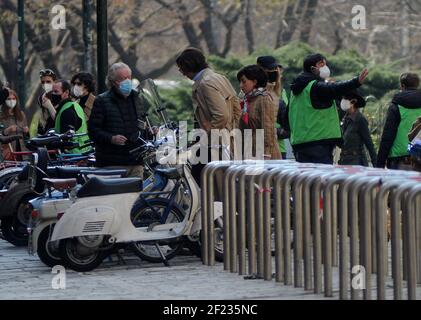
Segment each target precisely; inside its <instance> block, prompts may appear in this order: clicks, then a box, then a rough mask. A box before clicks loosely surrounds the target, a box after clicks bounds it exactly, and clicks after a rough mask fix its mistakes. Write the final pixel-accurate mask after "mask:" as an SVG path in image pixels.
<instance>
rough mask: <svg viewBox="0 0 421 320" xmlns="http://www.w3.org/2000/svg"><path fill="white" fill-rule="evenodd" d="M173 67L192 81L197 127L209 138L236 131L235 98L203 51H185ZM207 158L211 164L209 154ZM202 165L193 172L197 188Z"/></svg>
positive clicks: (237, 110)
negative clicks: (213, 131)
mask: <svg viewBox="0 0 421 320" xmlns="http://www.w3.org/2000/svg"><path fill="white" fill-rule="evenodd" d="M176 63H177V66H178V68H179V70H180V72H181V73H182V74H183V75H184V76H185V77H187V78H189V79H190V80H193V81H194V84H193V90H192V101H193V111H194V115H195V120H196V123H197V126H196V127H199V128H200V129H203V130H204V131H206V132H207V133H208V135H209V133H210V132H211V130H213V129H218V130H222V129H227V130H228V131H231V130H232V129H234V128H237V127H238V119H239V117H240V103H239V100H238V98H237V94H236V92H235V90H234V88H233V86H232V84H231V83H230V82H229V80H228V79H227V78H226V77H225V76H224V75H222V74H219V73H216V72H214V71H213V70H212V69H211V68H209V65H208V63H207V61H206V58H205V56H204V55H203V53H202V51H200V50H199V49H196V48H187V49H186V50H184V51H183V52H182V53H181V54H180V55H179V56H178V57H177V60H176ZM209 140H210V139H209ZM209 143H210V141H209ZM222 147H223V148H224V146H222ZM209 151H210V149H209ZM208 156H209V157H208V159H209V160H210V159H211V157H210V152H209V154H208ZM205 165H206V164H205V163H200V164H198V165H195V166H193V168H192V174H193V177H195V179H196V181H197V182H198V184H199V185H200V172H201V171H202V169H203V168H204V166H205Z"/></svg>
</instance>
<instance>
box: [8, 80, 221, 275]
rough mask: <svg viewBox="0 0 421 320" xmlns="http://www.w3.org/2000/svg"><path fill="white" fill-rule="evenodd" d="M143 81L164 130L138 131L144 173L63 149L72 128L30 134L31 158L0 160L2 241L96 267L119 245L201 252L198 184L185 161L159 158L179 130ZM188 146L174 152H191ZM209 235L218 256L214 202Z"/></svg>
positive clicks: (53, 260)
mask: <svg viewBox="0 0 421 320" xmlns="http://www.w3.org/2000/svg"><path fill="white" fill-rule="evenodd" d="M143 88H144V90H142V91H141V93H140V94H143V95H144V96H143V98H144V100H145V101H148V102H149V104H150V105H149V106H148V107H149V108H148V109H149V110H152V112H155V113H156V114H157V115H159V116H161V117H162V121H163V122H162V123H163V125H162V126H161V128H160V129H161V130H160V132H164V131H165V134H166V135H165V136H164V135H161V134H158V135H157V137H156V139H155V140H154V141H145V140H143V139H142V138H141V137H140V136H139V137H138V140H137V145H138V146H137V147H136V148H134V149H133V150H132V153H133V154H135V155H136V156H137V158H138V159H139V160H143V162H144V164H145V173H146V179H142V178H140V177H139V178H128V177H126V170H125V169H112V170H110V169H100V168H95V166H94V164H95V160H94V157H93V154H92V152H88V153H85V154H79V155H69V153H68V152H67V153H64V152H62V151H63V150H65V149H69V148H70V149H71V148H74V147H76V146H75V145H74V144H73V143H71V142H70V141H71V140H72V138H74V137H75V133H74V132H72V131H70V132H67V133H65V134H61V135H60V134H56V133H54V132H49V134H48V135H47V136H44V137H38V138H35V139H32V140H30V141H29V143H28V148H30V150H32V154H31V157H30V158H31V159H30V161H26V162H22V163H14V164H13V165H12V164H10V165H11V166H10V167H8V166H7V163H6V162H3V163H2V165H3V170H1V171H0V189H1V190H0V219H1V231H2V235H3V238H4V239H5V240H7V241H8V242H10V243H11V244H13V245H16V246H27V247H28V251H29V253H31V254H37V255H38V257H39V258H40V260H41V261H42V262H43V263H45V264H46V265H47V266H49V267H53V266H55V265H63V266H65V267H68V268H70V269H73V270H75V271H78V272H85V271H90V270H93V269H95V268H96V267H97V266H99V265H100V264H101V262H102V261H103V260H104V258H105V257H107V256H109V255H111V254H112V253H117V254H118V253H119V252H121V250H122V249H123V250H126V249H127V250H132V251H133V252H134V253H135V254H136V255H137V256H139V257H140V258H141V259H144V260H147V261H150V262H162V263H164V264H165V265H168V260H170V259H171V258H173V257H175V256H176V255H177V253H179V252H180V250H181V249H182V248H183V247H188V248H189V249H190V250H192V252H193V253H195V254H197V255H198V256H200V253H201V246H200V229H201V219H200V218H201V213H200V188H199V186H198V185H197V183H196V182H195V180H194V178H193V177H192V175H191V165H190V164H189V163H188V161H187V163H185V164H179V165H168V164H164V165H161V164H160V163H159V162H158V160H157V159H158V157H157V152H159V151H160V150H162V146H163V145H164V144H165V143H167V142H168V141H169V140H172V141H174V139H176V138H177V133H178V129H177V128H176V127H175V126H174V125H173V124H170V123H169V122H168V121H167V120H166V116H165V112H164V111H165V108H163V107H162V105H161V102H160V101H161V100H160V99H159V95H158V93H157V90H156V86H155V85H154V83H153V82H152V81H151V80H146V82H144V83H143ZM152 102H155V103H157V105H153V104H152ZM163 129H165V130H163ZM168 132H171V133H172V134H171V136H168ZM194 149H195V148H194V147H193V148H192V147H190V148H188V149H186V150H174V149H173V150H172V151H176V152H177V153H178V154H179V155H180V156H181V157H183V158H185V159H189V153H190V152H192V150H194ZM51 150H58V152H57V151H51ZM52 153H54V154H55V155H54V156H52V155H51V154H52ZM81 164H83V165H81ZM215 205H216V206H218V204H215ZM218 213H219V214H218ZM215 235H216V252H215V256H216V258H217V259H219V260H222V258H223V251H222V218H221V210H218V209H217V210H216V214H215Z"/></svg>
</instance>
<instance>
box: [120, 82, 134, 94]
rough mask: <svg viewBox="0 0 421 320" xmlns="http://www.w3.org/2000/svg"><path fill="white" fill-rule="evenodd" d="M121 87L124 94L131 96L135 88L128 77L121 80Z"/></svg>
mask: <svg viewBox="0 0 421 320" xmlns="http://www.w3.org/2000/svg"><path fill="white" fill-rule="evenodd" d="M119 89H120V92H121V94H122V95H123V96H129V95H130V92H132V89H133V85H132V80H130V79H126V80H124V81H122V82H120V86H119Z"/></svg>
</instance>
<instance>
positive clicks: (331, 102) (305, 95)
mask: <svg viewBox="0 0 421 320" xmlns="http://www.w3.org/2000/svg"><path fill="white" fill-rule="evenodd" d="M303 69H304V70H303V72H302V73H301V74H300V75H299V76H298V77H297V78H296V79H295V80H294V81H293V82H292V85H291V96H290V101H289V106H288V122H289V127H290V132H291V138H290V141H291V145H292V147H293V150H294V155H295V158H296V160H297V161H298V162H308V163H324V164H333V149H334V147H335V146H336V145H340V144H341V143H342V134H341V128H340V123H339V115H338V110H337V107H336V103H335V99H340V98H341V97H342V96H343V95H344V94H346V93H347V92H350V91H352V90H355V89H357V88H358V87H360V86H361V85H362V84H363V82H364V81H365V79H366V78H367V75H368V70H367V69H364V70H363V71H362V72H361V74H360V75H359V76H357V77H355V78H354V79H352V80H349V81H341V82H332V81H329V77H330V69H329V67H328V66H327V61H326V58H325V57H324V56H323V55H321V54H318V53H317V54H311V55H309V56H307V57H306V58H305V60H304V64H303ZM287 129H288V128H287Z"/></svg>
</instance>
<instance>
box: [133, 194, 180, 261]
mask: <svg viewBox="0 0 421 320" xmlns="http://www.w3.org/2000/svg"><path fill="white" fill-rule="evenodd" d="M148 205H149V206H148ZM148 205H146V204H145V203H140V204H139V205H136V204H135V206H134V207H133V210H132V213H131V219H132V222H133V224H134V226H135V227H137V228H140V227H148V228H153V226H154V225H157V224H161V223H160V221H161V215H162V214H163V213H164V211H165V210H166V209H167V208H168V206H169V205H170V201H169V200H168V199H164V198H156V199H151V200H148ZM183 219H184V214H183V211H182V209H180V208H179V207H178V205H176V204H174V205H173V206H172V207H171V211H170V212H169V214H168V218H167V221H166V223H179V222H182V221H183ZM184 243H185V241H184V237H179V238H176V239H169V240H159V241H149V242H142V241H140V242H134V243H132V244H131V248H132V250H133V252H134V254H136V255H137V256H138V257H139V258H140V259H142V260H145V261H149V262H153V263H160V262H163V259H162V256H161V253H162V254H163V255H164V257H165V259H166V260H170V259H172V258H174V257H175V256H176V255H177V254H178V253H179V252H180V250H181V249H182V248H183V246H184ZM156 244H157V245H158V246H159V249H160V251H161V253H160V252H159V251H158V249H157V247H156Z"/></svg>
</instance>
